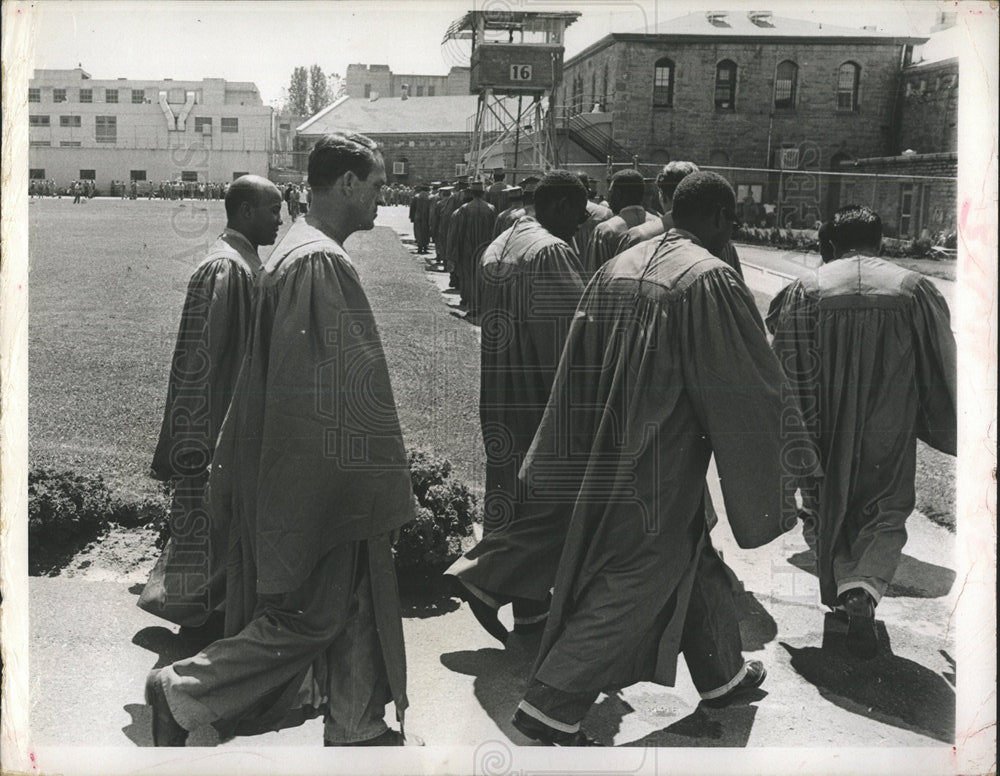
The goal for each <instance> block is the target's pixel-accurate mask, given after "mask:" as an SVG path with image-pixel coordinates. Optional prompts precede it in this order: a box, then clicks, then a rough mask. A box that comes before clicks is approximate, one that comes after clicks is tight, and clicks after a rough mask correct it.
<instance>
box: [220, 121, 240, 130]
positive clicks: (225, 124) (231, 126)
mask: <svg viewBox="0 0 1000 776" xmlns="http://www.w3.org/2000/svg"><path fill="white" fill-rule="evenodd" d="M220 123H221V125H222V131H223V132H239V131H240V120H239V119H226V118H224V119H221V121H220Z"/></svg>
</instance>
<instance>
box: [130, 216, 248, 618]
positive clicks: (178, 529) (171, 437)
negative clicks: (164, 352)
mask: <svg viewBox="0 0 1000 776" xmlns="http://www.w3.org/2000/svg"><path fill="white" fill-rule="evenodd" d="M260 269H261V263H260V259H259V258H258V257H257V251H256V250H255V249H254V247H253V246H252V245H251V244H250V243H249V242H248V241H247V239H246V238H245V237H244V236H243V235H242V234H240V233H239V232H236V231H234V230H231V229H226V230H225V231H224V232H223V233H222V235H221V236H220V237H219V239H218V240H216V242H215V243H214V244H213V245H212V247H211V249H210V250H209V252H208V255H207V256H206V257H205V259H204V261H202V263H201V264H199V265H198V267H197V269H196V270H195V271H194V273H193V274H192V275H191V279H190V281H189V282H188V287H187V296H186V297H185V299H184V309H183V312H182V313H181V323H180V328H179V330H178V332H177V345H176V347H175V348H174V355H173V359H172V360H171V369H170V380H169V383H168V388H167V401H166V407H165V409H164V412H163V424H162V425H161V427H160V437H159V440H158V442H157V445H156V451H155V453H154V454H153V464H152V470H153V475H154V476H155V477H156V478H157V479H160V480H172V481H173V483H174V499H173V504H172V506H171V510H170V539H169V540H168V542H167V546H166V547H165V548H164V550H163V554H162V555H161V556H160V559H159V560H158V561H157V563H156V565H155V566H154V567H153V570H152V571H151V572H150V575H149V579H148V580H147V582H146V586H145V588H144V589H143V592H142V595H141V596H140V597H139V601H138V606H139V608H141V609H144V610H145V611H147V612H150V613H151V614H155V615H157V616H158V617H163V618H164V619H166V620H169V621H171V622H174V623H177V624H178V625H187V626H198V625H202V624H203V623H204V622H205V620H206V618H207V617H208V615H209V613H210V612H211V611H212V610H213V609H215V608H216V607H218V606H219V604H221V603H223V602H224V601H225V592H226V590H225V571H226V569H225V552H226V544H227V536H228V525H227V524H226V522H225V519H224V517H223V516H216V515H210V513H209V510H208V504H207V501H206V498H205V482H206V480H207V477H208V467H209V463H210V462H211V460H212V455H213V453H214V452H215V442H216V439H217V437H218V435H219V429H220V428H221V427H222V421H223V418H224V417H225V414H226V411H227V410H228V409H229V404H230V401H231V400H232V397H233V388H234V386H235V384H236V378H237V375H238V374H239V369H240V364H241V363H242V361H243V354H244V351H245V349H246V340H247V337H248V335H249V333H250V324H251V317H250V313H251V304H252V300H253V293H254V280H255V277H256V275H257V274H258V273H259V272H260Z"/></svg>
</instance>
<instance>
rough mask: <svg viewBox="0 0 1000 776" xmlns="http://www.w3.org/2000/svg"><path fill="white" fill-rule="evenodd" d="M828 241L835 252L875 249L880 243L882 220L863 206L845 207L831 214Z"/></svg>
mask: <svg viewBox="0 0 1000 776" xmlns="http://www.w3.org/2000/svg"><path fill="white" fill-rule="evenodd" d="M830 224H831V227H830V240H831V241H832V242H833V244H834V245H835V246H836V247H837V251H838V252H839V251H850V250H857V249H859V248H877V247H878V246H879V244H880V243H881V242H882V219H881V218H879V216H878V213H876V212H875V211H874V210H872V209H871V208H870V207H865V206H864V205H847V206H846V207H842V208H840V210H838V211H837V212H836V213H834V214H833V219H832V220H831V222H830Z"/></svg>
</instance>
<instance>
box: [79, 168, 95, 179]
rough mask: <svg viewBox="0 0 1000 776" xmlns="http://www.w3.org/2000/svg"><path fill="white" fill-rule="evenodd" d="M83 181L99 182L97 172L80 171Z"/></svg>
mask: <svg viewBox="0 0 1000 776" xmlns="http://www.w3.org/2000/svg"><path fill="white" fill-rule="evenodd" d="M79 180H81V181H96V180H97V170H80V178H79Z"/></svg>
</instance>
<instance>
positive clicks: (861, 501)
mask: <svg viewBox="0 0 1000 776" xmlns="http://www.w3.org/2000/svg"><path fill="white" fill-rule="evenodd" d="M821 235H822V237H823V238H824V241H825V239H826V238H827V237H828V238H829V243H830V247H831V248H832V251H833V256H834V258H833V259H832V260H829V261H827V262H826V263H825V264H823V266H821V267H820V268H819V270H817V272H816V274H815V275H812V276H806V277H804V278H801V279H799V280H796V281H795V282H793V283H792V284H791V285H789V286H788V287H786V288H785V289H784V290H782V291H781V292H780V293H779V294H778V295H777V296H776V297H775V298H774V300H773V301H772V303H771V309H770V311H769V313H768V317H767V324H768V327H769V328H770V329H771V331H772V332H773V333H774V340H773V343H772V346H773V348H774V352H775V354H776V355H777V356H778V360H779V361H780V362H781V364H782V366H783V367H784V369H785V371H786V373H787V374H788V377H789V379H790V380H791V381H792V385H793V388H794V390H795V393H796V395H797V396H798V398H799V401H800V404H801V406H802V411H803V416H804V418H805V421H806V424H807V426H808V428H809V432H810V434H811V435H812V436H813V438H814V439H815V440H816V443H817V446H818V448H819V453H820V457H821V460H822V463H823V469H824V474H825V478H824V479H822V480H820V479H815V478H807V479H806V480H804V481H803V482H802V497H803V506H804V512H803V518H804V522H805V526H804V529H805V530H804V533H805V534H806V538H807V541H809V543H810V544H811V545H812V546H813V549H814V550H815V553H816V558H817V565H818V573H819V580H820V593H821V596H822V600H823V603H824V604H826V605H827V606H830V607H838V606H843V608H844V609H845V610H846V614H847V617H848V620H849V626H848V644H849V646H850V648H851V650H852V651H853V652H854V653H855V654H856V655H858V656H859V657H864V658H867V657H874V656H875V654H877V650H878V640H877V638H876V631H875V606H876V605H877V604H878V602H879V600H880V599H881V597H882V595H883V594H884V593H885V589H886V588H887V587H888V585H889V583H890V582H891V581H892V577H893V575H894V573H895V571H896V567H897V565H898V564H899V559H900V555H901V553H902V549H903V545H904V544H905V543H906V518H907V517H908V516H909V514H910V512H911V511H912V510H913V505H914V500H915V495H914V476H915V475H914V472H915V466H916V441H917V439H918V438H919V439H922V440H923V441H924V442H926V443H927V444H929V445H931V446H932V447H934V448H936V449H938V450H941V451H943V452H945V453H948V454H950V455H955V453H956V403H955V369H956V366H955V340H954V336H953V335H952V331H951V324H950V322H949V313H948V305H947V303H946V302H945V300H944V299H943V297H942V296H941V294H940V293H939V292H938V290H937V289H936V288H935V286H934V284H933V283H932V282H931V281H930V280H929V279H928V278H926V277H924V276H923V275H920V274H917V273H915V272H910V271H909V270H905V269H903V268H901V267H899V266H897V265H895V264H892V263H890V262H887V261H883V260H881V259H879V258H876V257H877V255H878V252H879V248H880V245H881V242H882V222H881V219H879V217H878V215H876V214H875V213H874V212H872V211H871V210H870V209H869V208H866V207H862V206H858V205H852V206H849V207H845V208H842V209H840V210H838V211H837V213H835V214H834V217H833V221H832V225H831V226H830V227H828V228H826V229H824V230H821Z"/></svg>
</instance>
